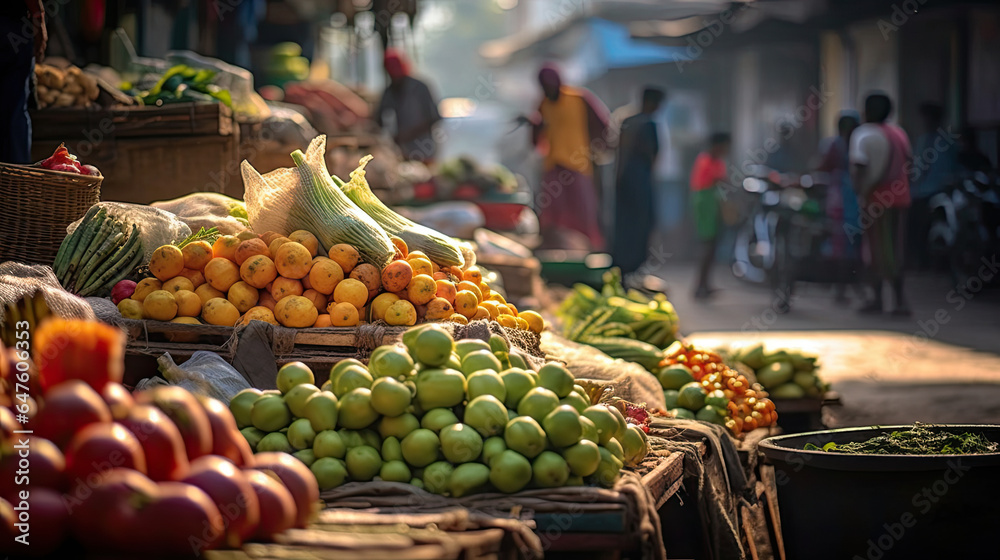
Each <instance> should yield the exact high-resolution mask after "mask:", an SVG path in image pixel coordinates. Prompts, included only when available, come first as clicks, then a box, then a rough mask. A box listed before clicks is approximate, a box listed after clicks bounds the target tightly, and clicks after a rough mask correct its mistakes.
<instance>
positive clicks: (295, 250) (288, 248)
mask: <svg viewBox="0 0 1000 560" xmlns="http://www.w3.org/2000/svg"><path fill="white" fill-rule="evenodd" d="M312 258H313V256H312V255H311V254H310V253H309V249H306V248H305V247H304V246H303V245H302V244H301V243H296V242H294V241H289V242H288V243H283V244H282V245H281V246H280V247H278V252H277V253H275V254H274V266H276V267H277V268H278V274H279V275H281V276H284V277H285V278H292V279H294V280H298V279H299V278H305V277H306V276H307V275H308V274H309V269H310V268H312Z"/></svg>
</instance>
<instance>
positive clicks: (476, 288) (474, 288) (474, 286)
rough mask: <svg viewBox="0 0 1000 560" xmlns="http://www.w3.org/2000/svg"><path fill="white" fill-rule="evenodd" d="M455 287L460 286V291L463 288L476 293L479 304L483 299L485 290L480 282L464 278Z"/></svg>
mask: <svg viewBox="0 0 1000 560" xmlns="http://www.w3.org/2000/svg"><path fill="white" fill-rule="evenodd" d="M455 287H456V288H458V291H460V292H461V291H462V290H468V291H470V292H472V293H474V294H476V302H477V304H478V302H480V301H483V290H482V289H481V288H480V287H479V285H478V284H473V283H472V282H467V281H465V280H463V281H461V282H459V283H458V285H457V286H455Z"/></svg>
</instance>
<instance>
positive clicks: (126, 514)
mask: <svg viewBox="0 0 1000 560" xmlns="http://www.w3.org/2000/svg"><path fill="white" fill-rule="evenodd" d="M95 478H96V480H95V481H94V483H93V484H89V483H87V484H79V485H77V486H76V487H75V488H74V489H73V491H72V492H70V494H68V495H67V496H66V497H65V500H66V505H67V507H69V508H70V531H71V532H72V534H73V536H74V537H76V539H77V540H78V541H80V543H81V544H83V545H84V546H85V547H86V548H88V549H90V550H101V551H106V552H133V553H136V552H141V551H144V550H145V551H148V550H155V549H154V548H152V547H153V544H152V543H150V542H148V541H147V540H146V539H145V535H144V534H143V533H144V532H143V531H140V530H139V529H140V527H139V511H138V508H141V507H143V506H144V505H146V504H148V503H150V502H151V501H152V500H153V499H154V498H155V496H156V494H157V490H158V489H157V486H156V483H155V482H153V481H152V480H150V479H149V478H148V477H146V475H144V474H142V473H140V472H138V471H134V470H132V469H113V470H111V471H108V472H106V473H104V474H103V475H101V476H97V477H95ZM173 521H174V520H173V519H170V520H169V521H168V520H162V519H161V520H160V523H164V522H167V523H172V522H173Z"/></svg>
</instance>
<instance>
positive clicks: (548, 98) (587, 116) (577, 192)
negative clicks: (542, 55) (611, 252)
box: [529, 66, 608, 251]
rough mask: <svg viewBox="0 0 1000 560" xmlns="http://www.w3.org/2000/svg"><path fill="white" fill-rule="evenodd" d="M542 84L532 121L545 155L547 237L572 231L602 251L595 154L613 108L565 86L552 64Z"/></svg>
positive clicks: (542, 215) (541, 75) (542, 210)
mask: <svg viewBox="0 0 1000 560" xmlns="http://www.w3.org/2000/svg"><path fill="white" fill-rule="evenodd" d="M538 83H539V84H540V85H541V87H542V93H543V94H544V97H543V99H542V102H541V104H540V105H539V108H538V114H537V115H536V116H535V118H533V119H529V120H530V121H531V123H532V125H533V128H532V141H533V142H534V144H535V145H536V146H538V147H539V148H540V149H542V151H543V152H544V153H545V159H544V172H543V174H542V185H541V192H540V193H539V195H538V197H537V201H538V206H539V217H538V221H539V226H540V228H541V230H542V236H543V238H550V239H551V238H555V237H556V235H558V234H556V233H555V232H556V230H560V229H563V230H570V231H574V232H578V233H580V234H582V235H583V236H586V238H587V240H588V241H589V243H590V248H591V250H595V251H599V250H602V249H604V236H603V235H602V233H601V226H600V211H599V210H598V203H597V201H598V198H599V197H598V193H597V189H596V188H595V186H594V164H593V158H594V151H595V148H600V147H601V146H602V145H605V144H606V140H605V139H606V138H607V134H608V130H607V129H608V124H607V122H608V118H607V114H608V112H607V109H606V108H605V107H604V105H603V104H602V103H601V102H600V101H599V100H598V99H596V98H595V97H594V96H593V95H592V94H591V93H590V92H588V91H586V90H583V89H578V88H574V87H570V86H567V85H563V83H562V78H561V77H560V76H559V72H558V71H557V70H556V69H555V68H554V67H552V66H545V67H543V68H542V69H541V70H540V71H539V72H538Z"/></svg>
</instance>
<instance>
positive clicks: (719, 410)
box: [656, 364, 729, 426]
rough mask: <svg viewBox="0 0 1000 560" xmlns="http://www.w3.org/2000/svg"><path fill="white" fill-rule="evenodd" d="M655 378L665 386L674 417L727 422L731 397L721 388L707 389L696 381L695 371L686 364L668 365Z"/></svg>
mask: <svg viewBox="0 0 1000 560" xmlns="http://www.w3.org/2000/svg"><path fill="white" fill-rule="evenodd" d="M656 378H657V379H658V380H659V381H660V386H661V387H663V399H664V400H665V401H666V404H667V406H666V408H667V411H668V412H670V413H672V414H673V416H674V418H684V419H687V420H701V421H702V422H711V423H713V424H719V425H720V426H725V425H726V419H727V418H728V413H727V410H726V405H727V404H728V403H729V399H728V398H727V397H726V395H725V393H723V392H722V391H712V392H708V391H706V390H705V388H704V387H703V386H702V385H701V383H699V382H697V381H695V379H694V374H693V373H692V372H691V369H690V368H688V367H687V366H686V365H684V364H673V365H669V366H666V367H664V368H662V369H661V370H660V371H659V372H658V373H657V375H656Z"/></svg>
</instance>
